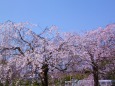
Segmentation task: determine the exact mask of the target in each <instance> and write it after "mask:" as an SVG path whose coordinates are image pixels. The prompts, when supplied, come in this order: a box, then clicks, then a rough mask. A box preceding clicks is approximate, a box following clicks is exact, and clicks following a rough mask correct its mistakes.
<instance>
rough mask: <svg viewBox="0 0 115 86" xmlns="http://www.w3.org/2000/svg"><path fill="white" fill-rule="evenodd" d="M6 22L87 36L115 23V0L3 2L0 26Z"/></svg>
mask: <svg viewBox="0 0 115 86" xmlns="http://www.w3.org/2000/svg"><path fill="white" fill-rule="evenodd" d="M7 20H11V21H13V22H30V23H33V24H38V25H39V26H41V27H42V28H45V27H50V26H52V25H56V26H57V27H58V28H59V30H60V31H62V32H85V31H88V30H91V29H96V28H97V27H100V26H101V27H105V26H106V25H108V24H111V23H115V0H0V22H5V21H7ZM39 29H40V28H37V29H36V30H34V31H36V32H37V31H39Z"/></svg>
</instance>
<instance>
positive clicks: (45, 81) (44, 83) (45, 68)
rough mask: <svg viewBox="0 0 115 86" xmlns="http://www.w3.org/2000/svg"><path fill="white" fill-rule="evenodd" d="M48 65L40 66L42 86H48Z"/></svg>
mask: <svg viewBox="0 0 115 86" xmlns="http://www.w3.org/2000/svg"><path fill="white" fill-rule="evenodd" d="M48 70H49V68H48V65H47V64H43V66H42V86H48Z"/></svg>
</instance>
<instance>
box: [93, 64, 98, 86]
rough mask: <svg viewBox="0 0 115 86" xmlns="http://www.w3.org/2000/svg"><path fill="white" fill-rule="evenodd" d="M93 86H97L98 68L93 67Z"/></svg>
mask: <svg viewBox="0 0 115 86" xmlns="http://www.w3.org/2000/svg"><path fill="white" fill-rule="evenodd" d="M93 77H94V86H99V77H98V66H93Z"/></svg>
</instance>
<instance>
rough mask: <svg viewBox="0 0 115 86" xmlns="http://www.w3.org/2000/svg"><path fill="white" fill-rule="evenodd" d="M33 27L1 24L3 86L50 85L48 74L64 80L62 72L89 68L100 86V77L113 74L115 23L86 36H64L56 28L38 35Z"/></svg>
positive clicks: (18, 24) (0, 54) (1, 72)
mask: <svg viewBox="0 0 115 86" xmlns="http://www.w3.org/2000/svg"><path fill="white" fill-rule="evenodd" d="M31 26H33V25H31V24H29V23H14V22H11V21H7V22H5V23H1V24H0V82H1V83H3V84H4V85H6V84H8V85H9V86H13V85H14V84H15V86H16V85H17V86H18V85H19V84H20V81H24V80H31V81H32V82H33V81H35V80H37V82H38V81H39V80H40V82H41V83H42V86H48V75H49V76H51V77H53V78H54V77H61V76H59V73H60V71H61V72H63V73H66V72H68V71H69V72H72V71H74V72H76V71H78V70H79V71H81V72H82V73H83V72H84V69H87V68H88V69H89V70H90V72H91V73H92V74H93V77H94V86H98V79H99V74H106V73H107V72H109V71H111V70H112V71H113V72H112V73H114V70H115V66H114V65H115V64H114V63H115V25H114V24H112V25H109V26H107V27H106V28H105V29H102V28H98V29H97V30H94V31H89V32H87V33H86V34H84V35H78V34H75V33H74V34H73V33H66V34H61V33H59V32H58V31H57V27H56V26H52V27H51V28H46V29H44V31H43V32H41V33H40V34H36V33H35V32H33V31H32V30H31V29H30V27H31ZM111 65H113V66H111Z"/></svg>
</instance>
